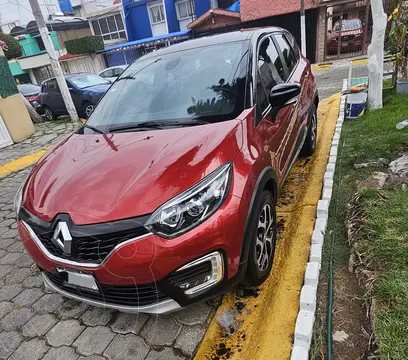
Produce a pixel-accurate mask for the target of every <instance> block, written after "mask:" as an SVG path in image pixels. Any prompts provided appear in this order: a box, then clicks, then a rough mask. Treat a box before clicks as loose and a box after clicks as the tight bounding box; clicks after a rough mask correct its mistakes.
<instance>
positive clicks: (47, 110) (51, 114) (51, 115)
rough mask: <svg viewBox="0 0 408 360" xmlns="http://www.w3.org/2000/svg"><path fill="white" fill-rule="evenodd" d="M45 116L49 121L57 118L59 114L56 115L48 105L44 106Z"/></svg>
mask: <svg viewBox="0 0 408 360" xmlns="http://www.w3.org/2000/svg"><path fill="white" fill-rule="evenodd" d="M44 117H45V118H46V119H47V120H48V121H52V120H56V119H57V115H55V113H54V112H53V111H52V110H51V108H49V107H48V106H44Z"/></svg>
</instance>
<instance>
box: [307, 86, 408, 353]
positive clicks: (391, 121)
mask: <svg viewBox="0 0 408 360" xmlns="http://www.w3.org/2000/svg"><path fill="white" fill-rule="evenodd" d="M384 103H385V106H384V108H383V109H380V110H377V111H368V112H366V114H365V115H364V116H363V117H362V118H359V119H357V120H346V121H345V122H344V125H343V130H342V136H341V139H340V146H339V155H338V159H337V167H336V173H335V176H334V187H333V197H332V201H331V204H330V216H329V222H328V229H327V232H326V238H325V244H324V249H323V263H322V271H321V280H320V284H321V285H320V286H319V304H318V316H317V319H316V323H315V333H314V335H315V336H314V339H313V343H312V348H311V354H310V356H311V359H323V358H324V353H325V339H326V330H325V329H326V316H327V303H326V301H325V299H326V294H327V283H328V261H329V251H330V248H329V246H330V240H331V236H332V234H334V241H335V245H334V246H335V247H334V267H335V269H336V268H337V269H340V268H342V269H344V268H347V267H348V261H349V256H350V248H349V246H348V243H347V228H346V215H347V204H348V202H349V201H350V199H351V197H352V196H353V194H355V193H356V191H357V186H358V183H359V182H360V181H362V180H364V179H366V178H367V177H368V176H369V175H370V174H371V173H372V172H374V171H381V170H382V169H379V168H364V169H356V168H355V167H354V164H358V163H365V162H370V161H377V160H378V159H379V158H385V159H386V160H387V161H392V160H394V159H395V158H397V157H398V154H397V145H398V144H400V143H402V142H405V141H407V139H408V129H407V128H405V129H403V130H396V128H395V125H396V124H397V123H398V122H400V121H402V120H405V119H406V118H407V117H408V115H407V114H408V96H401V95H395V94H393V93H391V92H390V93H388V94H387V96H386V97H385V101H384ZM385 171H386V170H385ZM404 196H408V194H405V195H404ZM405 234H408V233H407V232H406V233H405ZM407 237H408V236H407ZM390 250H391V251H392V250H393V249H390ZM407 264H408V262H406V263H405V266H407ZM407 271H408V269H407ZM381 281H382V279H381ZM381 281H379V283H378V284H381ZM406 284H408V282H407V283H406ZM387 286H388V285H386V286H385V287H387ZM322 299H323V300H322ZM407 299H408V297H407ZM407 311H408V306H407ZM390 321H391V322H390V326H393V325H392V324H394V325H395V322H394V320H392V319H390ZM405 324H406V325H405V326H406V328H405V333H407V332H408V321H407V322H405ZM376 329H377V328H376ZM379 341H381V339H379ZM404 341H408V340H404ZM385 343H386V341H384V344H385ZM382 346H385V345H382ZM382 346H380V349H382ZM387 346H388V345H387ZM391 346H392V345H391ZM386 354H387V353H386V352H385V353H384V357H382V358H384V359H394V358H393V357H388V356H387V355H386ZM406 354H408V350H407V352H406V353H405V355H406ZM402 358H404V357H399V358H398V357H397V358H395V359H402Z"/></svg>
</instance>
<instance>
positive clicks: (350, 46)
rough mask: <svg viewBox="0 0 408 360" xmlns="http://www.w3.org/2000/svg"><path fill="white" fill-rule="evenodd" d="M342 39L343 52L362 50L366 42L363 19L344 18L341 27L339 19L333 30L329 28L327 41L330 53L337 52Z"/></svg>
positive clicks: (341, 50)
mask: <svg viewBox="0 0 408 360" xmlns="http://www.w3.org/2000/svg"><path fill="white" fill-rule="evenodd" d="M340 34H341V39H340ZM340 40H341V44H340V52H341V53H349V52H353V51H360V50H362V49H363V43H364V30H363V24H362V22H361V20H360V19H347V20H343V21H342V24H341V28H340V21H337V22H336V23H335V24H334V27H333V30H330V29H329V40H328V43H327V47H328V52H329V54H337V52H338V48H339V42H340Z"/></svg>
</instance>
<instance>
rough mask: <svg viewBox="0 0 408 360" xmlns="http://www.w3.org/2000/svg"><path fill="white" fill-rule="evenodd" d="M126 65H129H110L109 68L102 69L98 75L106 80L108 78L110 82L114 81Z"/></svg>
mask: <svg viewBox="0 0 408 360" xmlns="http://www.w3.org/2000/svg"><path fill="white" fill-rule="evenodd" d="M128 66H129V65H118V66H112V67H110V68H107V69H105V70H102V71H101V72H100V73H99V74H98V75H99V76H101V77H103V78H104V79H106V80H109V81H110V82H114V81H115V80H116V79H117V78H118V77H119V75H120V74H122V73H123V72H124V71H125V70H126V69H127V67H128Z"/></svg>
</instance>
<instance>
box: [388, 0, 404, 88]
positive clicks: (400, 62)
mask: <svg viewBox="0 0 408 360" xmlns="http://www.w3.org/2000/svg"><path fill="white" fill-rule="evenodd" d="M388 20H389V21H392V27H391V30H390V33H389V37H390V38H391V40H392V41H393V42H394V43H395V46H396V51H397V53H396V55H395V62H396V73H397V93H398V94H408V72H407V60H408V59H407V23H408V11H407V5H406V4H405V1H404V0H398V6H397V8H396V9H395V10H394V11H393V13H392V14H391V15H390V17H389V18H388Z"/></svg>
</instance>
